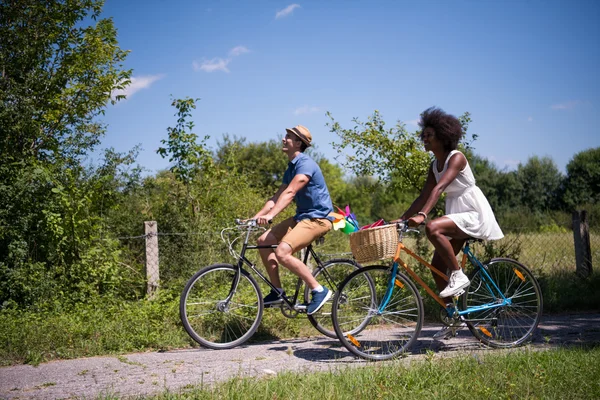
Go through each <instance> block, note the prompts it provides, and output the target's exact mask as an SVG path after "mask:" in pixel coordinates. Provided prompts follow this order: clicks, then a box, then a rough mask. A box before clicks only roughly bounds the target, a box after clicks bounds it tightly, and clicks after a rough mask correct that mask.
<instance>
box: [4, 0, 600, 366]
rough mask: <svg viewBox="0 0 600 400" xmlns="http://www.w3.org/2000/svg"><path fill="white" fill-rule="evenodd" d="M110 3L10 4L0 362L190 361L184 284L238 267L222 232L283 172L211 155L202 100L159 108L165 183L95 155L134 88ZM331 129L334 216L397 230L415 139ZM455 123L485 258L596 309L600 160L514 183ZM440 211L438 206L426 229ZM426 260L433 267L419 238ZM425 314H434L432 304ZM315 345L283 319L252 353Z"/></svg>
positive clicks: (560, 304)
mask: <svg viewBox="0 0 600 400" xmlns="http://www.w3.org/2000/svg"><path fill="white" fill-rule="evenodd" d="M102 6H103V2H102V1H100V0H72V1H65V0H53V1H47V2H39V1H36V0H11V1H8V2H2V3H0V37H2V38H3V43H2V46H1V47H0V71H1V77H0V98H2V99H3V101H2V102H0V154H1V157H0V365H10V364H20V363H32V364H36V363H39V362H44V361H48V360H52V359H60V358H74V357H82V356H91V355H99V354H118V353H124V352H129V351H138V350H146V349H168V348H176V347H187V346H193V345H194V343H193V342H192V341H191V340H190V339H189V338H188V337H187V336H186V335H185V333H184V331H183V328H182V326H181V324H180V322H179V317H178V296H179V293H180V292H181V290H182V288H183V285H184V283H185V281H186V280H187V279H188V278H189V277H190V276H191V275H192V274H193V273H194V272H196V271H197V270H198V269H199V268H201V267H203V266H205V265H208V264H211V263H214V262H217V261H219V262H222V261H227V260H230V257H229V253H228V251H227V248H226V247H225V245H224V244H223V242H222V241H221V240H220V238H219V232H220V231H221V229H222V228H224V227H227V226H230V225H231V223H232V221H233V219H234V218H236V217H242V218H243V217H248V216H250V215H252V214H253V213H254V212H255V211H256V210H257V209H259V208H260V206H261V205H262V204H263V203H264V201H265V200H266V198H267V196H269V195H271V194H272V193H273V192H274V191H275V190H276V188H277V187H278V185H279V183H280V182H281V179H282V174H283V172H284V170H285V168H286V165H287V159H286V158H285V156H284V155H283V154H282V153H281V151H280V143H279V142H278V140H277V138H271V139H270V140H267V138H265V141H264V142H260V143H248V142H246V141H245V140H244V139H241V138H238V137H235V136H228V135H223V136H222V137H221V139H220V141H219V142H218V144H217V145H216V146H215V148H211V147H209V146H208V145H207V140H208V137H198V136H197V135H196V134H195V133H194V127H195V124H194V122H193V112H194V110H195V109H196V107H198V106H201V102H200V101H199V100H198V99H195V98H190V97H187V98H184V99H165V102H166V103H167V104H169V103H170V104H171V105H172V106H173V113H174V117H173V126H172V127H165V137H164V140H163V141H162V144H161V147H160V148H159V149H157V150H156V151H157V153H158V154H160V155H161V156H162V157H164V158H165V159H166V160H168V161H169V168H168V169H166V170H163V171H159V172H156V173H154V172H151V171H147V170H144V169H143V168H142V167H140V166H139V165H138V164H137V153H138V148H137V147H136V148H133V149H131V151H129V152H126V153H118V152H116V151H114V149H101V146H100V145H101V140H102V136H103V134H104V132H105V129H106V127H105V126H104V124H103V122H102V115H103V112H104V111H105V109H106V107H110V106H111V104H114V103H116V102H118V101H120V100H121V99H122V97H123V96H121V95H118V93H119V92H118V90H119V89H123V88H124V87H126V86H127V85H128V84H129V83H130V79H131V76H132V73H133V71H131V70H127V69H126V68H125V67H124V63H125V60H126V57H127V52H126V51H123V50H122V49H120V47H119V45H118V40H117V29H116V27H115V26H114V24H113V21H112V19H110V18H104V17H103V15H102ZM32 94H35V95H32ZM194 95H198V96H201V94H194ZM329 117H330V119H331V121H330V123H329V124H328V125H327V127H326V128H325V129H329V130H330V131H331V132H333V133H335V134H336V135H337V137H338V138H339V141H338V142H337V143H336V148H338V149H339V151H340V157H339V158H336V162H333V161H332V160H329V159H327V158H326V157H324V156H323V155H322V154H321V153H320V152H319V147H316V148H314V149H311V150H310V151H311V152H312V156H313V157H314V158H315V159H316V160H317V161H318V163H319V165H320V166H321V169H322V170H323V173H324V175H325V178H326V181H327V183H328V186H329V189H330V191H331V195H332V198H333V201H334V204H336V205H338V206H340V207H343V206H345V205H346V204H350V205H351V207H352V210H353V212H354V213H355V214H356V215H357V217H358V220H359V222H360V223H361V224H367V223H370V222H373V221H375V220H377V219H380V218H384V219H386V220H392V219H395V218H397V217H398V216H399V215H401V214H402V212H403V211H404V210H405V209H406V208H407V207H408V205H409V204H410V203H411V202H412V200H413V199H414V198H415V196H416V195H417V194H418V193H417V190H418V188H420V187H421V185H422V184H423V181H424V179H425V173H424V172H425V171H426V169H427V167H428V165H429V162H430V155H428V154H427V153H426V152H424V150H423V147H422V145H421V143H420V141H419V138H418V132H409V131H407V130H406V128H405V126H404V125H403V124H401V123H397V124H395V125H393V126H389V127H388V126H386V124H385V121H384V120H383V117H382V116H381V115H380V114H379V112H377V111H374V112H373V113H372V114H371V115H369V116H368V117H367V118H366V120H365V121H361V120H354V121H352V125H353V126H354V128H352V129H345V128H344V127H343V126H342V125H341V124H340V123H339V122H338V121H336V120H335V119H334V117H333V116H332V115H329ZM460 119H461V122H462V124H463V126H464V129H465V130H466V131H467V132H468V134H467V135H466V137H465V138H464V140H463V142H462V143H461V149H462V150H463V151H464V152H465V154H466V155H467V156H468V158H469V161H470V163H471V165H472V166H473V169H474V173H475V176H476V177H477V179H478V184H479V186H480V187H481V188H482V190H483V191H484V193H486V195H487V196H488V198H489V199H490V203H491V205H492V207H493V208H494V210H495V212H496V215H497V218H498V220H499V222H500V225H501V226H502V228H503V229H504V231H505V233H506V236H507V237H506V238H505V239H504V240H503V241H501V242H498V243H490V244H486V245H485V246H483V247H482V248H481V249H480V250H479V251H480V253H478V254H479V255H481V258H482V259H485V258H487V257H488V256H499V255H510V256H512V257H515V258H518V259H522V260H523V261H524V263H525V264H527V265H528V266H530V267H531V268H532V269H533V271H534V273H535V274H536V276H537V277H538V278H539V279H540V282H541V283H542V287H543V294H544V301H545V310H546V311H550V312H554V311H580V310H597V309H598V304H600V301H599V296H600V292H599V291H598V290H597V288H598V287H599V278H598V276H599V275H598V274H597V273H596V274H593V275H592V276H591V277H587V278H581V277H578V276H576V275H575V273H574V270H575V269H574V265H575V260H574V257H573V248H572V233H571V226H570V224H571V213H572V212H573V211H574V210H581V209H585V210H587V211H588V221H589V224H590V228H591V232H592V252H593V254H598V253H597V251H598V250H597V249H598V248H600V243H599V242H598V238H599V236H598V232H599V231H600V228H599V227H600V224H599V222H598V221H599V219H600V148H592V149H588V150H585V151H582V152H580V153H578V154H575V155H574V156H573V158H572V160H571V162H570V163H569V164H568V166H567V171H566V172H567V173H566V174H563V173H561V172H560V171H559V170H558V169H557V167H556V165H555V164H554V162H553V161H552V160H551V159H549V158H547V157H545V158H540V157H535V156H534V157H531V158H530V159H529V160H528V161H527V162H526V163H524V164H522V165H519V166H518V167H517V168H516V170H514V171H503V170H499V169H498V168H497V167H495V166H494V165H493V164H492V163H491V162H489V161H488V160H486V159H483V158H481V157H479V156H478V155H477V154H476V147H475V145H476V139H477V134H471V133H470V132H469V131H468V128H469V123H470V121H471V119H470V115H469V113H468V112H465V113H464V114H463V115H462V116H461V118H460ZM200 123H201V121H200ZM282 129H283V127H282ZM313 129H315V130H319V129H323V127H320V128H319V127H314V128H313ZM217 134H219V133H217ZM330 145H331V144H328V143H319V146H321V148H325V147H327V146H330ZM98 154H100V155H101V156H99V157H100V159H99V160H98V161H96V162H94V163H90V162H89V158H90V157H91V156H92V155H96V156H97V155H98ZM337 160H339V161H337ZM338 162H339V163H338ZM443 208H444V204H443V201H441V202H440V204H438V206H437V208H436V209H435V210H434V211H433V212H432V215H440V214H441V213H442V210H443ZM291 212H292V210H288V211H287V214H285V215H282V218H283V217H286V216H288V215H290V214H289V213H291ZM144 221H156V222H157V224H158V229H159V230H158V232H159V244H160V290H159V292H158V294H157V296H156V298H155V299H153V300H149V299H148V298H147V296H146V271H145V265H144V263H145V242H144ZM414 247H415V248H417V249H419V251H421V252H422V254H424V255H425V256H426V257H427V256H428V255H430V253H431V248H430V247H429V246H428V245H427V243H426V240H425V238H424V237H421V238H419V239H416V240H415V242H414ZM318 251H319V252H321V253H323V255H324V258H327V255H335V254H340V253H345V252H348V251H349V248H348V237H347V236H344V235H343V234H342V233H340V232H332V233H330V234H328V235H327V239H326V242H325V245H324V246H323V247H320V248H319V249H318ZM594 257H595V258H594V259H598V257H600V255H597V256H594ZM427 276H428V275H427ZM286 279H288V281H287V283H286V285H287V284H289V285H290V286H291V284H292V283H291V282H292V278H291V277H287V278H286ZM427 310H428V312H429V313H430V315H429V317H430V318H434V317H435V316H436V315H437V311H438V310H437V308H436V305H435V304H429V305H428V306H427ZM312 334H314V331H313V330H312V327H311V326H310V324H308V322H307V321H306V320H305V319H303V318H298V319H295V320H290V319H287V318H285V317H283V316H282V315H281V314H280V313H278V312H277V311H273V312H268V313H266V315H265V319H264V321H263V324H262V326H261V328H260V330H259V332H258V333H257V335H256V337H255V339H257V340H258V339H261V338H262V339H264V338H286V337H293V336H308V335H312Z"/></svg>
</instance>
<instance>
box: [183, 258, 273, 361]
mask: <svg viewBox="0 0 600 400" xmlns="http://www.w3.org/2000/svg"><path fill="white" fill-rule="evenodd" d="M236 270H237V268H236V267H234V266H233V265H231V264H214V265H211V266H209V267H206V268H203V269H202V270H200V271H198V272H197V273H196V274H195V275H194V276H193V277H192V278H191V279H190V280H189V281H188V282H187V284H186V285H185V288H184V289H183V292H182V293H181V298H180V301H179V315H180V317H181V322H183V326H184V328H185V330H186V331H187V333H188V334H189V335H190V336H191V338H192V339H194V340H195V341H196V342H198V343H200V344H201V345H202V346H204V347H208V348H210V349H230V348H232V347H235V346H239V345H240V344H242V343H244V342H245V341H246V340H248V339H249V338H250V337H251V336H252V335H253V334H254V332H255V331H256V329H257V328H258V325H259V324H260V321H261V319H262V313H263V300H262V294H261V292H260V288H259V286H258V284H257V283H256V281H255V280H254V278H253V277H252V276H250V275H249V274H248V273H247V272H246V271H243V270H242V271H241V272H240V281H239V283H238V285H237V288H236V291H235V293H234V294H233V295H232V297H231V298H230V299H229V300H227V297H228V296H229V294H230V292H231V287H232V284H233V280H234V278H235V274H236Z"/></svg>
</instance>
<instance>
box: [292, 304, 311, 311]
mask: <svg viewBox="0 0 600 400" xmlns="http://www.w3.org/2000/svg"><path fill="white" fill-rule="evenodd" d="M307 308H308V305H307V304H295V305H294V310H296V311H306V309H307Z"/></svg>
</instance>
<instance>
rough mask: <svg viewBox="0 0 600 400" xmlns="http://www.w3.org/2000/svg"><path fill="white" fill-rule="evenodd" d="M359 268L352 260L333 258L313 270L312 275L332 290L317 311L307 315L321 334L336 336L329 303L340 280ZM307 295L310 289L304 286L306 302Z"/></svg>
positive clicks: (331, 302)
mask: <svg viewBox="0 0 600 400" xmlns="http://www.w3.org/2000/svg"><path fill="white" fill-rule="evenodd" d="M360 268H361V265H360V264H358V263H357V262H356V261H354V260H351V259H335V260H330V261H327V262H326V263H324V264H323V267H322V268H317V269H316V270H315V271H314V272H313V276H314V277H315V279H317V281H319V282H320V283H321V284H322V285H324V286H326V287H327V288H328V289H329V290H332V291H333V296H331V299H329V300H328V301H327V302H326V303H325V304H324V305H323V307H322V308H321V309H320V310H319V311H318V312H316V313H314V314H312V315H308V316H307V317H308V320H309V321H310V323H311V324H312V325H313V326H314V327H315V328H316V329H317V330H318V331H319V332H321V333H322V334H323V335H325V336H328V337H330V338H333V339H336V338H337V335H336V334H335V330H334V329H333V323H332V321H331V305H332V304H333V298H334V297H335V294H336V293H337V292H338V288H339V286H340V284H341V283H342V281H343V280H344V279H346V277H347V276H348V275H350V274H351V273H352V272H354V271H356V270H357V269H360ZM309 296H310V289H309V288H308V286H306V287H305V289H304V298H305V300H306V301H307V302H308V300H309V298H310V297H309ZM365 325H366V322H365Z"/></svg>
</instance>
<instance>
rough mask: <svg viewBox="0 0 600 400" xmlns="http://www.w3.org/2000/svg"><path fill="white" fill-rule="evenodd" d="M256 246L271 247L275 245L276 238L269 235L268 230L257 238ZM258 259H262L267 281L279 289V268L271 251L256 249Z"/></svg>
mask: <svg viewBox="0 0 600 400" xmlns="http://www.w3.org/2000/svg"><path fill="white" fill-rule="evenodd" d="M257 244H258V245H259V246H272V245H275V244H277V238H276V237H275V236H274V235H273V234H272V233H271V231H270V230H268V231H266V232H265V233H263V234H262V235H261V237H260V238H258V241H257ZM258 252H259V253H260V258H261V259H262V262H263V265H264V266H265V269H266V270H267V275H269V280H270V281H271V283H272V284H273V285H274V286H275V287H278V288H280V287H281V280H280V279H279V267H278V265H277V257H276V256H275V252H274V251H273V249H258Z"/></svg>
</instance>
